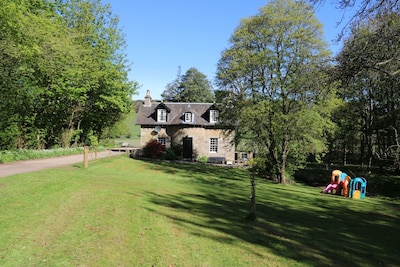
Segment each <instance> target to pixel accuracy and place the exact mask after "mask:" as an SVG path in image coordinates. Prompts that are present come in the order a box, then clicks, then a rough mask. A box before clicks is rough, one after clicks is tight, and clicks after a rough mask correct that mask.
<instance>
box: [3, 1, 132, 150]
mask: <svg viewBox="0 0 400 267" xmlns="http://www.w3.org/2000/svg"><path fill="white" fill-rule="evenodd" d="M0 28H1V31H0V59H1V62H0V64H1V69H2V71H1V72H0V85H1V86H0V87H1V88H0V99H1V101H0V116H1V119H0V127H1V128H2V129H4V130H3V131H2V133H1V134H0V149H13V148H48V147H52V146H54V145H67V146H68V145H69V144H70V143H71V141H73V140H72V138H74V140H75V141H76V142H79V143H82V142H85V141H88V142H90V140H89V139H90V138H91V139H92V140H93V136H95V137H99V136H100V134H101V132H102V130H103V129H104V128H106V127H109V126H111V125H112V124H113V123H115V122H117V121H118V120H119V119H121V118H122V116H123V114H125V113H127V112H129V111H130V104H131V95H132V94H133V93H134V91H135V89H136V83H134V82H131V81H128V79H127V71H128V65H127V62H126V60H125V58H126V57H125V54H124V48H125V41H124V38H123V34H122V32H121V31H120V30H119V29H118V18H117V17H114V16H113V15H112V13H111V11H110V7H109V6H107V5H106V6H103V5H102V4H101V2H100V1H96V0H86V1H77V0H68V1H67V0H57V1H37V0H20V1H11V0H0ZM67 139H69V140H67Z"/></svg>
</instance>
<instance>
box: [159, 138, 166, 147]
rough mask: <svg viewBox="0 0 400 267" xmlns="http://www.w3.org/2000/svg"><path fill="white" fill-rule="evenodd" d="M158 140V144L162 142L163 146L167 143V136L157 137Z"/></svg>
mask: <svg viewBox="0 0 400 267" xmlns="http://www.w3.org/2000/svg"><path fill="white" fill-rule="evenodd" d="M158 142H159V143H160V144H162V145H163V146H165V144H166V143H167V138H165V137H158Z"/></svg>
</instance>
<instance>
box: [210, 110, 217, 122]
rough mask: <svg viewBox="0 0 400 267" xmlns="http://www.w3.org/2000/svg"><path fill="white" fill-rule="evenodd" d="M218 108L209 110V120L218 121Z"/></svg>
mask: <svg viewBox="0 0 400 267" xmlns="http://www.w3.org/2000/svg"><path fill="white" fill-rule="evenodd" d="M218 115H219V112H218V110H215V109H212V110H210V122H218Z"/></svg>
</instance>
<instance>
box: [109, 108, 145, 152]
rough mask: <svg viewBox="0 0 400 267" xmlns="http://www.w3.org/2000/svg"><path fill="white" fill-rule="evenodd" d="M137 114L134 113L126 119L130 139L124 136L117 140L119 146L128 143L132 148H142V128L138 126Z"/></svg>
mask: <svg viewBox="0 0 400 267" xmlns="http://www.w3.org/2000/svg"><path fill="white" fill-rule="evenodd" d="M136 115H137V114H136V112H135V111H132V112H131V113H130V114H129V115H128V116H127V118H126V119H125V123H126V125H127V128H128V135H129V136H130V137H129V138H128V137H126V136H122V137H120V138H117V139H115V143H116V144H117V145H121V144H123V143H128V144H129V145H130V146H135V147H139V146H140V126H139V125H136V124H135V123H136Z"/></svg>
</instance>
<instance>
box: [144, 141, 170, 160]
mask: <svg viewBox="0 0 400 267" xmlns="http://www.w3.org/2000/svg"><path fill="white" fill-rule="evenodd" d="M164 151H165V146H164V145H162V144H161V143H159V142H157V140H151V141H149V142H148V143H147V144H146V146H145V147H144V148H143V156H144V157H145V158H152V159H159V158H160V157H161V155H162V154H163V152H164Z"/></svg>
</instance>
